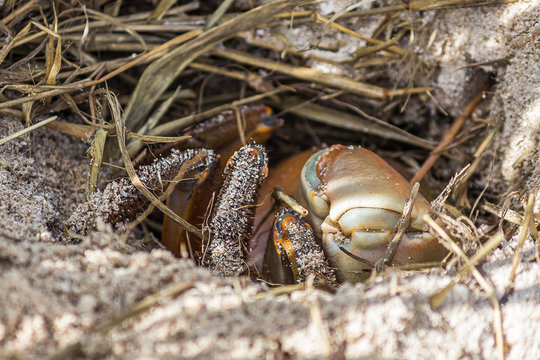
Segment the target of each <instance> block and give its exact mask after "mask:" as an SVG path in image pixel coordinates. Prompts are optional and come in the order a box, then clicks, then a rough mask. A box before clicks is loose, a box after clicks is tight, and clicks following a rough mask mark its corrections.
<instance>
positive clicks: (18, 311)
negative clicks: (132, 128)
mask: <svg viewBox="0 0 540 360" xmlns="http://www.w3.org/2000/svg"><path fill="white" fill-rule="evenodd" d="M538 5H539V3H538V1H527V2H525V1H524V2H518V3H516V4H512V5H507V6H501V7H496V8H478V9H462V10H453V11H447V12H441V13H438V15H437V21H436V23H437V24H438V25H437V26H438V33H437V37H436V38H435V41H434V42H433V45H432V47H431V52H430V53H429V54H427V55H426V56H428V57H429V58H430V60H432V61H437V62H438V63H439V68H440V70H439V73H438V74H437V76H436V77H435V78H434V80H433V81H434V84H432V85H438V86H439V92H438V95H437V99H438V100H439V101H440V104H441V106H443V107H444V108H445V109H446V110H447V111H448V112H450V113H451V114H457V113H459V109H460V108H461V106H462V105H463V103H464V102H465V101H466V99H467V96H468V94H466V92H464V91H463V89H466V88H467V85H468V82H469V81H470V77H469V76H470V72H469V71H468V70H467V69H462V66H463V65H466V64H471V63H478V62H482V63H486V62H489V63H488V64H485V65H482V66H484V67H486V70H490V71H491V70H496V71H497V78H498V79H497V80H498V85H497V87H496V89H495V90H494V96H493V100H492V102H491V104H490V106H491V109H492V111H491V113H490V115H489V119H488V120H491V121H495V120H496V121H500V122H502V124H503V126H502V132H501V134H500V135H499V136H498V138H497V141H496V151H497V154H498V159H500V160H499V161H496V164H495V165H496V166H495V170H494V171H495V172H496V175H494V177H495V180H494V181H495V182H496V183H497V186H499V187H500V188H501V191H507V190H511V189H513V187H514V186H519V185H520V186H522V187H521V188H524V189H527V190H529V191H535V192H536V191H537V190H538V187H539V186H538V184H539V181H540V175H539V173H538V169H537V168H536V167H535V166H534V165H535V164H537V163H538V160H539V159H538V156H539V151H538V145H537V143H536V141H537V136H536V133H537V132H538V130H539V128H540V116H539V112H540V96H539V95H540V94H539V92H540V87H539V86H538V84H539V83H540V69H539V68H538V66H539V65H538V64H539V63H540V43H539V41H538V38H536V40H533V41H530V42H526V41H525V40H526V39H528V38H533V39H534V35H535V34H537V32H538V26H539V25H538V19H539V18H540V7H539V6H538ZM326 10H328V8H326ZM330 10H331V9H330ZM425 16H433V15H432V14H431V15H430V14H429V12H428V13H427V15H425ZM487 24H489V26H488V25H487ZM535 29H536V30H535ZM501 59H503V60H504V61H501ZM22 128H23V125H22V124H21V123H19V122H18V121H16V120H12V119H8V118H3V119H0V137H4V136H6V135H8V134H12V133H14V132H16V131H18V130H20V129H22ZM86 147H87V146H86V145H85V144H81V143H79V142H78V141H76V140H73V139H71V138H68V137H67V136H64V135H61V134H59V133H57V132H55V131H53V130H48V129H40V130H37V131H35V132H33V133H32V134H31V135H26V136H23V137H20V138H17V139H15V140H13V141H11V142H9V143H7V144H6V145H3V146H0V219H1V220H0V358H6V359H11V358H13V359H35V358H43V357H46V356H49V355H52V354H55V353H57V352H59V351H61V350H62V349H63V348H64V347H66V346H68V345H70V344H74V343H78V344H79V346H78V347H77V351H76V352H74V353H68V355H66V356H65V357H64V358H66V359H67V358H72V357H73V356H74V354H75V353H78V354H79V355H82V356H83V357H85V358H94V359H101V358H110V359H165V358H167V359H170V358H239V359H240V358H241V359H245V358H268V359H289V358H291V359H295V358H301V359H317V358H338V359H339V358H344V359H379V358H380V359H403V358H410V359H493V358H496V356H497V354H496V350H495V336H494V333H495V331H494V324H495V322H494V319H495V317H496V312H495V311H494V309H493V307H492V304H491V302H490V301H489V299H488V297H487V295H486V294H485V293H484V292H483V290H482V289H481V288H480V287H479V285H478V284H477V283H476V281H474V280H472V279H467V280H465V281H462V282H460V283H459V284H458V285H457V286H455V287H454V288H453V289H452V290H451V291H450V292H449V293H448V294H447V297H446V300H445V302H444V303H443V304H442V306H441V307H440V308H438V309H437V310H432V309H431V307H430V303H429V299H430V296H431V295H432V294H434V293H435V292H436V291H437V290H440V289H442V288H443V287H444V286H445V285H447V284H448V283H449V282H450V281H451V279H452V278H453V274H454V270H455V269H448V270H443V269H437V270H433V271H429V272H402V271H397V270H396V271H390V272H388V273H386V274H384V275H382V276H380V277H378V278H377V279H376V280H375V281H373V282H371V283H369V284H356V285H354V286H353V285H348V284H346V285H343V286H341V287H340V288H339V289H338V290H337V292H336V293H334V294H330V293H327V292H323V291H321V290H316V289H313V288H310V287H309V286H308V288H307V289H305V290H299V291H294V292H292V293H290V294H281V295H280V294H276V293H274V292H272V291H271V289H270V288H269V287H267V286H266V285H264V284H254V283H250V282H249V281H248V280H247V279H241V278H220V277H217V276H214V275H212V274H211V273H210V271H208V270H206V269H203V268H198V267H195V266H194V265H193V264H192V263H191V262H189V261H179V260H177V259H175V258H174V257H173V256H172V255H171V254H170V253H168V252H167V251H165V250H153V251H151V252H147V251H141V250H140V249H137V248H136V247H135V248H134V247H133V246H131V245H127V244H124V243H123V242H122V241H121V239H120V238H119V236H118V235H117V234H115V233H114V232H113V231H112V230H111V228H110V227H108V226H106V225H104V224H102V223H100V224H99V226H98V230H97V231H96V232H93V233H91V234H90V235H89V236H88V237H86V238H85V239H84V240H83V241H82V242H81V243H79V244H63V243H59V242H58V241H57V240H58V238H59V237H60V235H61V234H62V233H63V231H64V228H63V224H64V223H65V221H66V220H67V219H68V218H69V216H70V215H71V214H72V213H73V211H74V209H75V207H76V206H77V204H80V203H81V202H84V201H85V198H86V179H87V176H88V175H87V174H88V169H89V163H88V160H87V159H86V156H85V150H86ZM528 149H530V151H529V152H526V150H528ZM523 154H525V157H524V160H523V161H520V162H519V163H518V164H517V166H515V165H516V164H515V163H516V159H518V158H520V157H523ZM537 203H540V201H538V202H537ZM516 238H517V236H514V237H512V238H509V239H507V240H508V241H505V242H503V244H502V246H501V247H500V248H499V249H497V250H496V251H495V252H494V253H493V254H491V255H490V256H489V258H488V259H487V261H486V262H485V263H484V264H483V265H481V266H479V270H481V272H482V273H483V274H484V276H485V278H486V279H487V280H488V282H489V283H491V284H492V285H493V287H494V289H495V294H496V296H497V297H498V298H500V297H501V295H502V293H503V291H504V288H505V287H506V286H507V285H508V276H509V274H510V268H511V262H512V259H513V256H514V248H515V246H516V243H517V241H516ZM183 286H185V287H186V288H187V290H185V291H183V292H181V293H180V294H176V295H173V296H162V297H160V298H159V301H157V303H156V304H154V305H153V306H150V307H148V308H145V309H143V310H142V311H141V312H140V313H138V314H135V315H133V316H130V317H129V318H127V319H126V320H124V321H117V322H115V323H114V325H111V326H108V327H106V328H104V326H103V325H104V324H109V321H110V320H111V319H116V317H117V316H119V315H121V314H123V313H124V312H125V311H126V310H128V309H132V306H133V305H134V304H136V303H137V302H138V301H141V300H143V299H146V300H148V299H149V298H148V297H149V296H151V295H152V294H155V293H158V294H162V292H163V291H164V290H166V289H171V287H172V288H174V287H183ZM501 313H502V319H503V320H502V325H503V333H504V340H505V344H506V357H507V358H508V359H516V360H517V359H539V358H540V336H539V334H540V265H539V262H538V260H537V259H535V246H534V244H533V243H532V241H530V240H527V241H526V243H525V246H524V254H523V256H522V260H521V262H520V264H519V266H518V268H517V277H516V281H515V289H514V291H513V293H512V294H511V295H510V296H509V297H508V298H507V300H506V301H505V302H503V303H502V304H501ZM100 326H101V327H100ZM64 354H65V353H64Z"/></svg>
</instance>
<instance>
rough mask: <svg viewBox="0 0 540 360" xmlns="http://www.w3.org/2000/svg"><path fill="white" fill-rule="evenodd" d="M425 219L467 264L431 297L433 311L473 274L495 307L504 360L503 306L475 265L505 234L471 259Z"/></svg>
mask: <svg viewBox="0 0 540 360" xmlns="http://www.w3.org/2000/svg"><path fill="white" fill-rule="evenodd" d="M423 219H424V221H425V222H426V223H428V225H429V226H431V228H432V229H433V230H435V232H436V233H437V234H438V235H439V236H440V238H441V239H442V240H443V242H442V243H443V245H444V246H445V247H447V248H448V249H449V250H450V251H452V252H453V253H454V254H456V255H457V256H458V257H459V258H460V259H461V260H462V261H463V262H465V265H463V266H462V267H461V269H460V270H459V271H458V276H457V278H456V279H453V280H452V282H451V283H450V284H448V285H447V286H445V287H444V288H443V289H441V290H440V291H438V292H437V293H435V294H434V295H433V296H431V298H430V304H431V307H432V308H433V309H437V308H438V307H439V306H440V305H441V304H442V302H443V301H444V298H445V296H446V294H447V293H448V291H450V290H451V289H452V288H453V287H454V285H455V284H456V283H457V281H459V280H461V279H463V278H464V277H465V275H467V274H468V273H469V272H471V273H472V275H473V276H474V278H475V279H476V281H477V282H478V284H479V285H480V286H481V287H482V289H483V290H484V291H485V292H486V294H487V296H488V298H489V300H490V302H491V304H492V306H493V309H494V314H493V328H494V332H495V334H494V336H495V344H496V346H497V358H498V359H499V360H503V359H504V347H505V345H504V333H503V326H502V313H501V306H500V304H499V301H498V300H497V298H496V297H495V291H494V289H493V286H492V285H491V284H490V283H489V282H488V281H487V280H486V279H485V278H484V277H483V276H482V274H481V273H480V271H478V269H477V268H476V266H475V265H476V264H477V263H478V262H479V261H480V260H481V259H483V258H484V257H485V256H486V255H487V254H489V253H490V252H491V251H493V250H494V249H495V248H497V247H498V246H499V245H500V243H501V242H502V241H503V240H504V234H503V233H502V232H497V233H496V234H495V235H494V236H492V237H491V238H490V239H489V240H488V241H487V242H486V243H485V244H484V248H483V249H482V250H480V251H478V252H477V253H476V254H475V255H474V256H473V257H472V258H470V259H469V258H468V257H467V255H465V253H464V252H463V250H461V248H460V247H459V246H458V245H457V244H456V243H455V242H454V240H452V239H451V238H450V236H448V234H447V233H446V232H445V231H444V230H443V229H442V228H441V227H440V226H439V225H438V224H437V223H436V222H435V221H434V220H433V219H432V218H431V217H430V216H429V215H424V217H423Z"/></svg>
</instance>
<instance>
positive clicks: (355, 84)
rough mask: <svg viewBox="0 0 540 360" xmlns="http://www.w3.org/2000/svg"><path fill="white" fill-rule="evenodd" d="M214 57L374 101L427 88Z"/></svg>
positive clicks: (230, 53)
mask: <svg viewBox="0 0 540 360" xmlns="http://www.w3.org/2000/svg"><path fill="white" fill-rule="evenodd" d="M212 53H213V54H214V55H217V56H220V57H223V58H226V59H229V60H233V61H236V62H239V63H242V64H247V65H251V66H257V67H260V68H264V69H268V70H270V71H277V72H280V73H282V74H286V75H289V76H292V77H295V78H297V79H300V80H304V81H311V82H315V83H319V84H321V85H324V86H328V87H331V88H335V89H341V90H345V91H348V92H351V93H353V94H358V95H362V96H365V97H368V98H374V99H388V98H390V97H393V96H403V95H406V94H423V93H425V92H426V91H427V90H431V88H428V87H420V88H410V89H385V88H382V87H379V86H375V85H371V84H367V83H364V82H361V81H356V80H353V79H350V78H347V77H344V76H340V75H335V74H327V73H323V72H320V71H317V70H313V69H311V68H306V67H300V66H292V65H287V64H283V63H280V62H276V61H272V60H268V59H263V58H259V57H257V56H253V55H251V54H248V53H245V52H241V51H237V50H232V49H213V50H212Z"/></svg>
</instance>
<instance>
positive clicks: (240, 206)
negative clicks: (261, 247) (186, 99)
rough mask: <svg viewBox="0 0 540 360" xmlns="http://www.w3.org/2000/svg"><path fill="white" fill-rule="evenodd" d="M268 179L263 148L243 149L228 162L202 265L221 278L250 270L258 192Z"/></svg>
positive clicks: (212, 215) (206, 230) (256, 146)
mask: <svg viewBox="0 0 540 360" xmlns="http://www.w3.org/2000/svg"><path fill="white" fill-rule="evenodd" d="M267 176H268V159H267V156H266V150H265V149H264V147H263V146H261V145H246V146H243V147H242V148H241V149H240V150H238V151H236V152H235V153H234V155H233V156H232V157H231V158H230V159H229V161H228V162H227V165H226V167H225V172H224V174H223V178H224V183H223V186H222V187H221V190H220V192H219V194H218V196H217V198H216V201H215V202H214V208H213V209H212V212H211V215H210V222H209V223H208V226H207V228H206V229H205V232H206V233H207V235H208V237H209V239H210V242H209V244H208V245H207V248H206V250H205V254H204V257H203V261H202V262H203V263H204V264H207V265H208V267H210V268H211V269H213V270H215V271H216V272H217V273H218V274H220V275H223V276H236V275H240V274H242V273H244V272H245V271H246V270H247V262H248V259H247V253H248V251H247V250H248V247H249V239H250V238H251V231H252V227H253V218H254V216H255V210H256V204H257V191H258V190H259V188H260V186H261V185H262V183H263V181H264V179H265V178H266V177H267Z"/></svg>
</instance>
